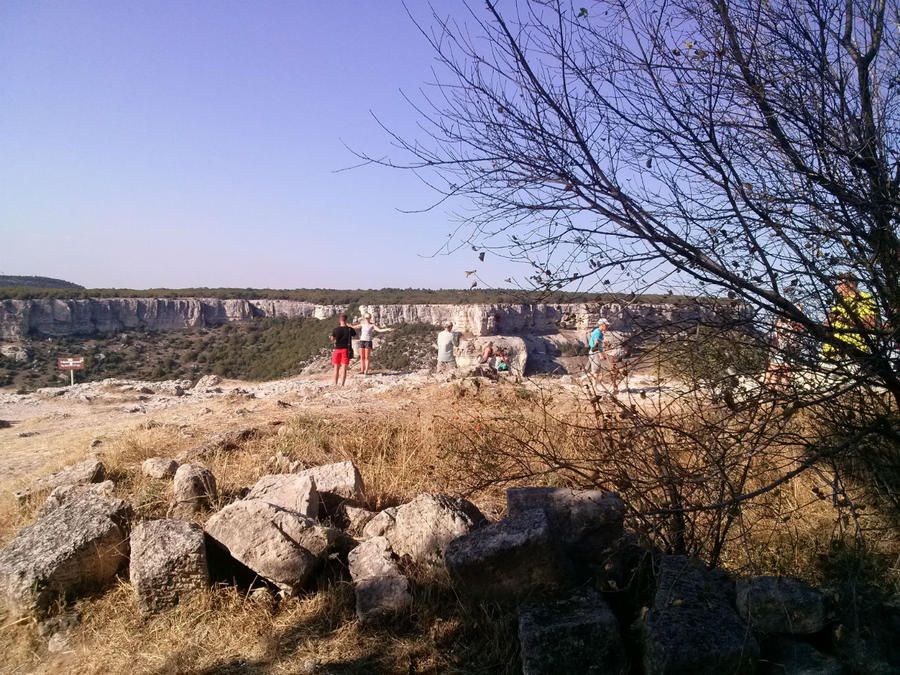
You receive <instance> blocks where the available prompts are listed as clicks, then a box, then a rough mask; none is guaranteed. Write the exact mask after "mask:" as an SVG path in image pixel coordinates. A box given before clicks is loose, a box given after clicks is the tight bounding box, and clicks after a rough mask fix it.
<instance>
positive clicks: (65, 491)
mask: <svg viewBox="0 0 900 675" xmlns="http://www.w3.org/2000/svg"><path fill="white" fill-rule="evenodd" d="M115 487H116V486H115V484H114V483H113V482H112V481H111V480H105V481H103V482H102V483H79V484H76V485H60V486H59V487H56V488H53V490H51V491H50V494H49V495H47V498H46V499H45V500H44V503H43V504H42V505H41V508H39V509H38V510H37V514H36V515H37V517H38V518H43V517H44V516H46V515H47V514H48V513H50V512H51V511H52V510H53V509H55V508H57V507H60V506H62V505H63V504H66V503H68V502H71V501H74V500H76V499H80V498H81V497H83V496H85V495H100V496H103V497H112V496H113V490H114V489H115Z"/></svg>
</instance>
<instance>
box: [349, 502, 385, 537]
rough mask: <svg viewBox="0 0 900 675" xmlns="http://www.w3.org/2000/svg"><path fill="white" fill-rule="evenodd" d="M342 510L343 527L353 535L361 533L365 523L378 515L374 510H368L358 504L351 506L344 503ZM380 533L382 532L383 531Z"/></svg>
mask: <svg viewBox="0 0 900 675" xmlns="http://www.w3.org/2000/svg"><path fill="white" fill-rule="evenodd" d="M342 512H343V520H344V529H345V530H347V532H348V533H350V534H353V535H360V534H362V532H363V530H364V528H365V527H366V525H368V524H369V523H370V522H371V521H372V519H373V518H375V517H376V516H377V515H378V514H377V513H376V512H374V511H369V510H368V509H363V508H360V507H358V506H351V505H350V504H344V506H343V509H342ZM381 534H384V532H382V533H381Z"/></svg>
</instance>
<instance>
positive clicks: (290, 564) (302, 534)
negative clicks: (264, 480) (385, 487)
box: [205, 499, 337, 595]
mask: <svg viewBox="0 0 900 675" xmlns="http://www.w3.org/2000/svg"><path fill="white" fill-rule="evenodd" d="M205 529H206V533H207V534H208V535H209V536H210V537H211V538H212V539H213V540H215V542H216V543H217V544H219V545H220V546H221V547H223V548H224V549H225V550H226V551H227V552H228V553H229V554H230V555H231V556H232V557H233V558H234V559H235V560H237V561H238V562H240V563H241V564H243V565H245V566H247V567H249V568H250V569H251V570H253V572H255V573H256V574H258V575H259V576H261V577H262V578H264V579H267V580H268V581H270V582H271V583H273V584H275V585H276V586H278V587H279V588H280V589H282V590H283V591H285V592H286V593H287V594H289V595H293V594H295V593H297V592H298V591H299V590H300V588H301V587H302V586H303V584H304V583H305V582H306V580H307V579H309V578H310V576H311V575H312V574H313V573H314V572H315V571H316V570H317V569H318V567H319V565H320V564H321V562H322V561H323V560H324V558H325V557H326V556H327V554H328V552H329V550H330V549H331V547H332V546H333V544H334V543H335V541H336V538H337V535H336V532H335V531H334V530H333V529H331V528H328V527H323V526H322V525H319V524H317V523H316V522H315V521H314V520H312V519H310V518H307V517H306V516H303V515H301V514H299V513H296V512H295V511H289V510H288V509H284V508H281V507H278V506H274V505H273V504H269V503H268V502H266V501H263V500H261V499H244V500H241V501H239V502H235V503H233V504H229V505H228V506H226V507H225V508H224V509H222V510H221V511H219V512H217V513H214V514H213V515H212V516H211V517H210V519H209V520H208V521H207V522H206V528H205Z"/></svg>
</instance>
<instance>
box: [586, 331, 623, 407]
mask: <svg viewBox="0 0 900 675" xmlns="http://www.w3.org/2000/svg"><path fill="white" fill-rule="evenodd" d="M608 328H609V324H608V323H606V321H605V320H603V319H599V320H598V321H597V325H596V327H595V328H594V330H592V331H591V334H590V335H589V336H588V373H590V374H591V375H592V376H595V378H596V380H597V381H598V382H599V381H600V379H601V377H600V375H601V372H602V365H601V364H602V362H603V361H606V360H607V358H609V359H610V362H609V366H608V367H609V371H610V377H611V378H612V393H613V394H617V393H619V391H618V387H617V383H616V372H615V364H614V363H613V360H612V358H611V357H608V356H607V353H606V351H604V349H603V334H604V333H605V332H606V330H607V329H608Z"/></svg>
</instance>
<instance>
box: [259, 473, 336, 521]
mask: <svg viewBox="0 0 900 675" xmlns="http://www.w3.org/2000/svg"><path fill="white" fill-rule="evenodd" d="M246 498H247V499H262V500H263V501H266V502H269V503H270V504H274V505H275V506H280V507H282V508H285V509H288V510H289V511H295V512H297V513H299V514H301V515H304V516H306V517H307V518H312V519H316V518H318V517H319V494H318V492H316V483H315V481H314V480H313V479H312V477H310V476H300V475H298V474H292V473H283V474H274V475H270V476H263V477H262V478H260V479H259V480H258V481H257V482H256V484H255V485H254V486H253V487H252V488H250V492H249V493H248V494H247V497H246Z"/></svg>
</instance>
